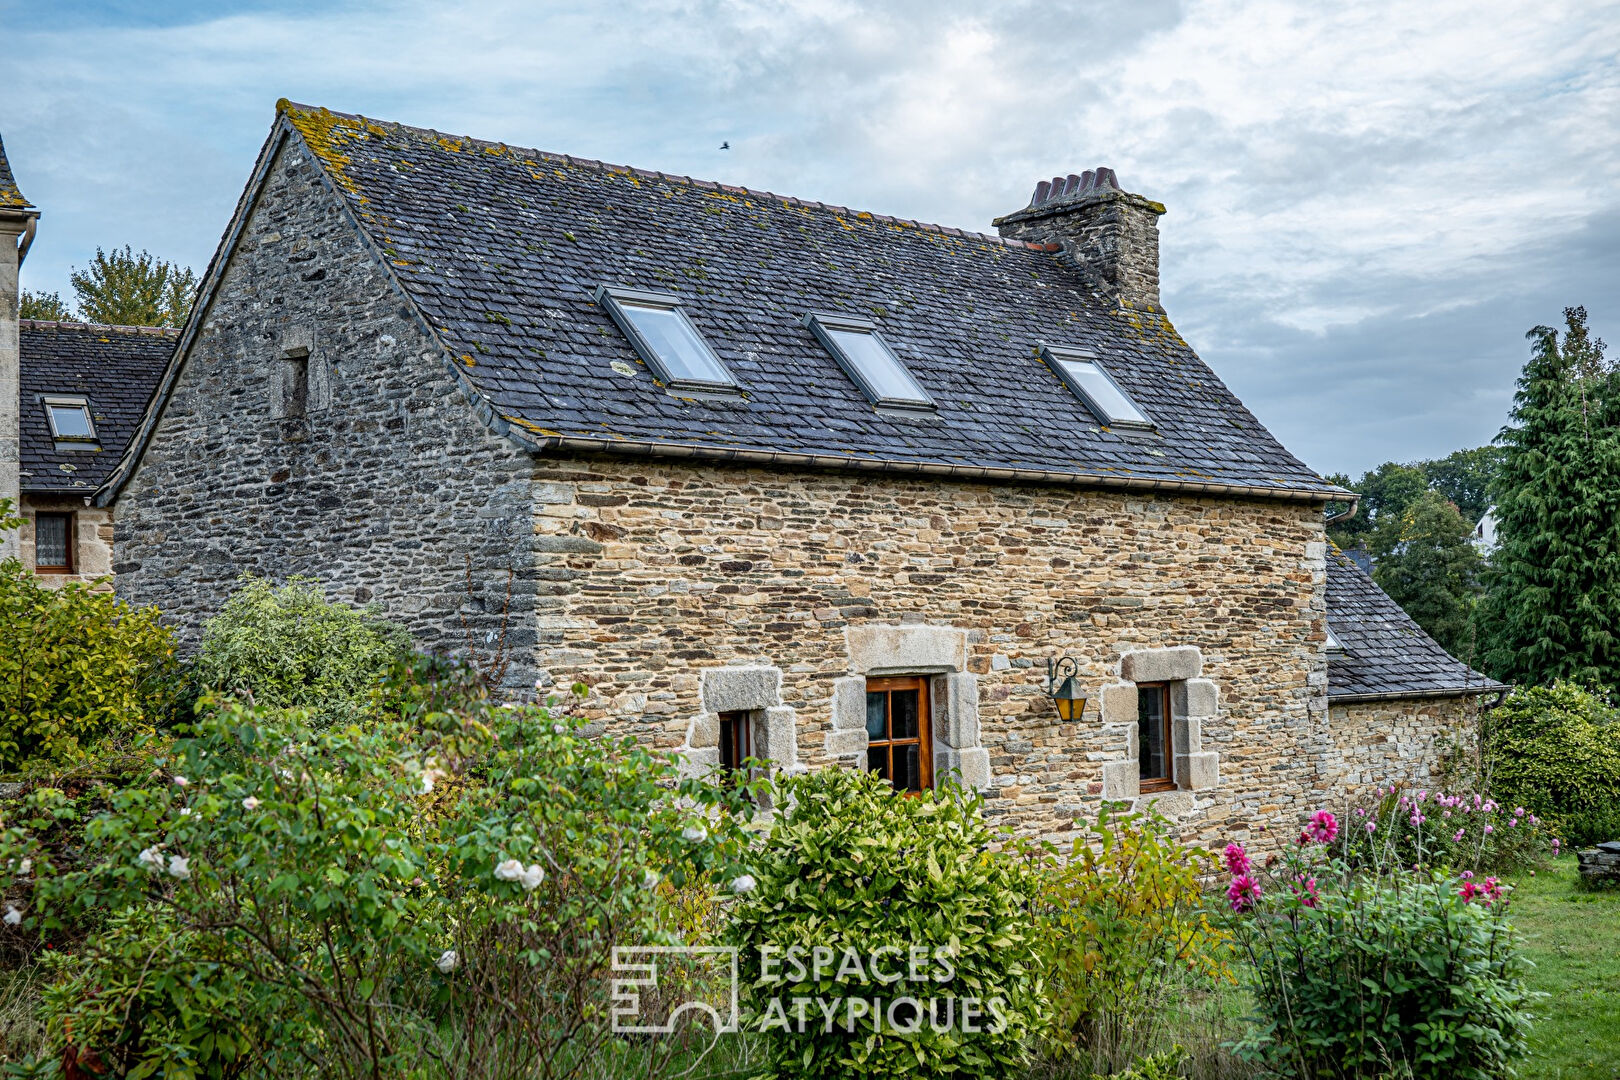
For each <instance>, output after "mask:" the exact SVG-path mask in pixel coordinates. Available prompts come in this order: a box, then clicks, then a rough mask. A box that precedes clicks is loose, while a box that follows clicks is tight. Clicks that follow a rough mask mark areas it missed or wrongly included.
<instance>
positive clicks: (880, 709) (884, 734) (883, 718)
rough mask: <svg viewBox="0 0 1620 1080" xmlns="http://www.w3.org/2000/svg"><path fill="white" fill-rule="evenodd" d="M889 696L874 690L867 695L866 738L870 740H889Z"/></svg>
mask: <svg viewBox="0 0 1620 1080" xmlns="http://www.w3.org/2000/svg"><path fill="white" fill-rule="evenodd" d="M888 706H889V695H888V694H886V693H884V692H883V691H882V690H873V691H871V692H869V693H868V694H867V695H866V737H867V738H869V739H887V738H888V737H889V727H888Z"/></svg>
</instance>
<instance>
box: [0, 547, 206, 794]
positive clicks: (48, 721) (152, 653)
mask: <svg viewBox="0 0 1620 1080" xmlns="http://www.w3.org/2000/svg"><path fill="white" fill-rule="evenodd" d="M177 670H178V669H177V666H176V662H175V648H174V640H173V638H172V636H171V635H170V633H169V631H168V629H167V628H165V627H164V626H163V625H162V624H161V623H159V622H158V613H157V609H156V608H140V609H135V608H131V607H129V606H128V605H127V604H122V603H119V602H118V600H117V599H116V598H115V597H114V596H113V595H112V594H111V593H107V592H95V591H92V590H91V589H90V588H89V587H88V586H85V585H83V584H80V583H78V582H70V583H68V584H65V585H61V586H57V587H50V586H46V585H44V584H42V583H41V582H40V579H39V578H38V577H36V576H35V575H34V574H33V572H32V571H29V570H26V569H24V568H23V566H22V564H21V563H19V562H18V561H17V560H15V559H7V560H5V561H4V562H0V770H13V769H16V768H18V767H20V766H23V765H26V764H30V763H40V764H47V765H62V764H67V763H71V762H74V761H77V760H79V759H81V758H82V757H83V756H84V754H85V753H86V752H88V751H90V750H92V749H93V748H94V747H95V746H96V745H97V744H98V743H100V742H101V741H102V740H104V739H106V738H107V737H109V736H115V735H134V734H138V733H140V732H142V731H145V730H150V729H151V728H152V727H153V726H155V725H157V724H159V723H162V722H165V721H166V720H167V719H168V718H169V714H170V710H171V708H172V707H173V704H174V702H175V700H176V690H177V688H178V685H177Z"/></svg>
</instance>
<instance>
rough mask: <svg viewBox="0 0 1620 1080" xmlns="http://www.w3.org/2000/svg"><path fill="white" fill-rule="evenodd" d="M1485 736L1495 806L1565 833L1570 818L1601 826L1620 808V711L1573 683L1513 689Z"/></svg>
mask: <svg viewBox="0 0 1620 1080" xmlns="http://www.w3.org/2000/svg"><path fill="white" fill-rule="evenodd" d="M1485 733H1486V751H1485V753H1486V769H1487V771H1488V774H1489V776H1490V785H1491V790H1492V792H1493V793H1494V794H1495V796H1496V798H1497V799H1498V801H1500V802H1503V803H1506V804H1509V805H1515V806H1519V805H1522V806H1525V807H1528V808H1529V809H1531V810H1533V811H1535V813H1537V814H1538V815H1540V816H1542V817H1544V818H1546V819H1547V820H1548V821H1549V822H1550V823H1551V825H1552V826H1553V828H1554V829H1555V830H1556V831H1560V832H1561V831H1563V830H1564V829H1565V827H1566V825H1565V823H1566V821H1568V820H1569V819H1570V818H1571V817H1572V816H1573V815H1583V817H1582V818H1581V819H1580V820H1582V821H1587V822H1593V823H1596V822H1597V821H1598V820H1600V819H1601V818H1602V817H1603V816H1605V815H1608V814H1611V813H1614V812H1615V811H1616V809H1617V808H1620V711H1617V710H1616V709H1614V708H1613V707H1612V706H1610V705H1609V704H1608V703H1606V702H1605V701H1604V700H1603V699H1601V698H1599V697H1598V696H1597V695H1595V694H1592V693H1589V692H1588V691H1586V690H1583V689H1581V688H1580V687H1578V686H1575V685H1573V684H1570V683H1558V684H1557V685H1555V686H1550V687H1541V686H1538V687H1531V688H1529V689H1519V690H1515V691H1514V692H1513V693H1512V694H1510V695H1509V696H1508V698H1507V700H1506V701H1504V702H1503V703H1502V704H1501V705H1499V706H1497V707H1496V708H1495V709H1492V710H1491V711H1490V713H1489V714H1488V715H1487V726H1486V732H1485ZM1592 815H1597V817H1595V818H1594V817H1593V816H1592ZM1565 839H1566V840H1570V839H1572V838H1569V837H1566V838H1565ZM1604 839H1615V837H1605V838H1604Z"/></svg>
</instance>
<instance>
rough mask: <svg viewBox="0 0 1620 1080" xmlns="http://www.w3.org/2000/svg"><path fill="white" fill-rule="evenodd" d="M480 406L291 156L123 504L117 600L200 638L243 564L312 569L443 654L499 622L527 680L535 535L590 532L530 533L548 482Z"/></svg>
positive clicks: (341, 214)
mask: <svg viewBox="0 0 1620 1080" xmlns="http://www.w3.org/2000/svg"><path fill="white" fill-rule="evenodd" d="M298 360H301V361H302V363H303V364H304V365H306V370H305V372H304V376H305V378H306V379H307V382H306V384H305V390H306V394H305V396H304V400H303V402H302V408H301V409H295V410H291V412H301V415H290V414H289V408H288V401H289V396H290V395H289V388H288V386H287V373H288V369H289V368H290V367H291V366H292V364H293V361H298ZM480 404H481V402H479V401H476V400H474V399H473V398H471V397H470V396H469V394H468V393H467V391H466V390H465V388H464V386H463V384H462V382H461V381H460V380H459V379H458V378H457V376H456V374H455V372H454V371H453V370H452V369H451V367H450V365H449V363H448V362H447V361H446V360H445V359H444V358H443V352H442V350H441V349H440V348H439V347H438V345H437V343H435V342H434V341H433V340H432V339H431V338H430V337H429V335H428V333H427V331H426V329H425V328H424V327H423V326H422V325H421V324H420V323H419V322H418V321H417V320H416V318H415V317H414V316H413V314H412V312H411V309H410V308H409V307H408V305H407V302H406V301H405V299H404V298H403V297H402V296H400V295H399V294H398V293H397V292H395V291H394V286H393V285H392V284H391V282H390V281H389V280H388V279H387V277H386V275H385V274H384V273H383V272H382V269H381V266H380V264H379V263H378V261H377V259H376V257H375V256H374V255H373V254H372V252H371V251H370V250H369V249H367V248H366V247H365V245H364V244H363V243H362V241H361V239H360V237H359V234H358V233H357V232H356V230H355V228H354V226H353V225H352V224H351V223H350V221H349V220H347V219H346V217H345V211H344V210H343V209H342V207H341V206H340V205H339V203H338V202H337V200H336V199H334V198H332V197H330V196H329V194H328V193H327V191H326V189H325V188H324V187H322V186H321V181H320V179H319V177H318V175H317V171H316V169H315V167H314V166H313V164H312V163H311V162H309V161H308V160H307V158H306V157H305V156H304V155H303V154H302V153H301V152H299V151H296V150H293V151H288V152H285V153H283V154H282V155H281V156H279V157H278V158H277V159H276V160H275V161H274V162H273V163H272V165H271V173H270V176H269V179H268V181H267V184H266V187H265V190H264V192H263V194H262V195H261V197H260V199H259V201H258V204H257V206H256V208H255V209H254V211H253V212H252V214H251V216H250V217H249V218H248V220H247V222H246V224H245V227H244V230H243V234H242V238H241V241H240V243H239V245H238V247H237V249H236V253H235V256H234V258H233V259H232V260H231V263H230V265H229V266H228V267H227V268H226V270H225V272H224V277H223V280H222V282H221V286H220V288H219V290H218V292H217V295H216V296H215V298H214V301H213V305H212V307H211V308H210V309H209V313H208V318H207V321H206V322H205V323H204V325H203V326H202V327H201V330H200V334H199V336H198V338H197V340H196V342H195V343H194V345H193V346H192V349H191V353H190V356H189V359H188V360H187V363H186V368H185V370H184V372H183V373H182V374H181V376H180V378H179V381H178V383H177V386H176V391H175V393H174V395H173V397H172V398H171V400H170V401H169V403H168V406H167V408H166V409H165V410H164V412H163V414H162V417H161V419H160V420H159V422H158V424H157V427H156V429H155V431H154V434H153V437H152V439H151V442H150V444H149V446H148V448H147V450H146V453H145V455H144V457H143V458H142V460H141V463H140V465H139V467H138V468H137V469H136V470H135V471H134V474H133V476H132V477H131V478H130V481H129V483H128V485H127V487H126V488H125V489H124V491H123V492H122V494H121V495H120V497H119V499H118V501H117V503H116V508H117V524H116V526H115V528H114V535H115V545H116V558H115V570H116V572H117V584H118V591H119V593H120V594H121V595H122V596H124V597H126V598H127V599H128V600H130V601H131V602H133V603H137V604H147V603H155V604H158V605H160V606H161V607H162V609H163V610H164V611H165V612H166V613H167V614H168V615H169V616H170V618H171V619H172V620H174V622H175V623H176V624H177V625H178V626H179V627H180V629H181V630H182V633H183V636H184V637H185V638H186V639H188V640H195V637H196V634H197V631H198V629H199V626H200V624H201V622H202V620H203V619H205V618H206V617H207V616H208V615H210V614H211V613H213V612H214V611H217V610H218V608H219V606H220V604H221V602H222V601H223V599H224V598H225V596H226V595H227V594H228V593H229V591H230V590H231V588H232V584H233V582H234V581H235V580H236V578H237V577H238V576H239V575H240V574H242V573H244V572H251V573H254V574H259V575H263V576H267V577H274V578H277V579H281V578H286V577H288V576H291V575H294V574H308V575H312V576H315V577H319V578H320V579H321V580H322V581H324V582H326V583H328V585H329V586H330V587H331V588H330V590H329V591H330V592H331V593H333V594H334V595H336V596H337V597H338V598H339V599H342V600H344V601H346V602H353V603H369V602H375V603H377V604H380V605H381V606H382V608H383V609H384V610H385V611H386V613H387V614H388V615H389V616H390V617H392V618H394V619H397V620H399V621H400V622H402V623H404V624H405V625H406V626H407V627H408V628H409V629H410V630H411V632H412V634H413V635H414V636H415V637H416V640H417V641H418V642H419V643H420V644H421V645H422V646H423V647H426V648H429V649H436V650H443V651H448V650H464V649H466V648H467V647H468V645H469V643H470V645H471V647H472V650H473V651H474V653H476V654H478V655H480V656H481V657H483V658H484V659H485V660H486V661H488V660H489V659H491V658H492V657H493V655H494V654H495V652H496V651H497V650H498V649H499V647H500V645H501V642H502V632H501V631H502V626H503V624H504V625H505V627H506V632H505V635H504V641H505V643H506V645H507V647H508V648H509V649H511V650H513V656H514V663H513V665H512V667H511V669H510V671H509V673H508V679H509V681H511V682H513V683H517V684H526V683H528V682H530V681H532V679H533V674H532V671H531V670H530V668H529V664H528V660H529V653H530V650H531V649H532V646H533V641H534V638H533V619H532V598H533V592H534V589H535V586H536V581H535V576H534V559H533V554H532V551H531V548H532V547H533V546H534V545H535V544H537V543H539V544H542V545H545V544H549V545H551V547H550V548H548V550H549V551H551V552H552V553H553V554H555V553H557V552H559V551H561V552H567V551H573V550H578V549H579V547H580V545H584V544H588V543H589V541H587V540H585V539H584V538H575V537H561V538H558V537H545V538H539V539H537V538H536V537H535V536H534V535H533V529H532V527H531V525H530V517H531V515H530V510H529V508H530V507H531V506H532V505H533V504H534V501H535V500H536V499H541V500H543V499H544V498H545V491H546V489H547V484H548V483H549V482H547V483H540V484H536V483H534V482H533V481H532V479H531V478H532V473H533V466H532V462H531V459H530V458H529V456H528V455H527V454H525V453H523V452H522V451H520V450H519V449H518V448H517V447H516V446H514V445H513V444H512V443H510V442H508V441H507V440H505V439H503V438H501V437H499V436H497V435H494V434H492V433H491V431H490V428H489V426H488V425H487V424H486V423H485V422H484V420H482V419H480V416H479V411H478V410H479V405H480ZM508 575H510V581H511V601H510V605H509V606H508V604H507V601H506V595H507V588H508V580H509V577H508ZM469 578H470V580H471V584H470V586H469ZM503 611H504V612H505V615H504V616H503Z"/></svg>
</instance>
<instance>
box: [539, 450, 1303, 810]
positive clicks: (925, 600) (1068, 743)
mask: <svg viewBox="0 0 1620 1080" xmlns="http://www.w3.org/2000/svg"><path fill="white" fill-rule="evenodd" d="M535 475H536V481H537V482H536V486H535V492H536V496H537V500H538V502H539V505H538V507H537V512H536V519H535V524H536V529H537V532H538V535H539V536H540V537H541V539H542V540H543V541H544V547H545V552H544V553H543V554H541V555H540V556H539V564H538V569H537V577H538V579H539V581H538V596H537V597H536V601H535V602H536V611H537V619H536V625H537V631H538V635H539V645H538V648H537V657H538V664H539V666H540V668H541V669H542V672H543V677H549V678H550V679H553V680H555V681H556V682H557V683H558V684H567V683H568V682H570V681H572V680H574V679H583V680H584V681H585V682H587V683H588V684H590V685H591V687H592V697H591V699H590V702H589V705H590V708H591V709H592V710H593V711H594V713H595V715H596V716H597V717H598V718H600V719H601V720H603V721H605V722H606V723H607V724H608V725H609V726H610V727H612V728H613V729H615V730H619V731H625V732H632V733H635V734H637V735H638V736H640V737H641V738H643V739H645V740H646V741H648V742H650V743H654V744H656V745H658V746H661V747H665V748H669V749H674V748H677V747H680V746H683V745H685V740H686V739H687V738H688V736H689V733H690V732H691V731H692V724H693V717H694V716H701V715H702V714H701V707H700V703H699V692H700V681H701V678H702V672H703V671H705V670H706V669H712V668H714V667H715V666H718V665H728V664H737V665H753V666H767V667H775V668H779V669H780V671H781V673H782V674H781V686H780V690H779V691H776V690H775V689H774V687H773V702H775V701H776V700H777V699H776V697H775V696H774V695H776V694H778V693H779V700H780V706H781V707H784V708H791V709H792V710H793V711H794V713H793V714H794V715H795V716H796V717H797V754H798V759H799V762H800V764H801V765H804V766H809V767H817V766H822V765H827V764H831V763H833V762H834V761H836V760H838V759H839V757H840V755H839V753H838V751H839V750H840V749H841V747H842V742H841V733H840V732H835V730H834V726H833V720H834V702H833V699H834V696H835V691H836V689H837V685H836V684H838V683H840V682H847V681H848V678H849V676H851V674H852V673H853V671H854V670H855V669H858V668H866V669H868V670H871V669H873V668H875V667H876V666H878V665H877V664H876V663H875V662H872V661H861V660H856V659H853V658H852V655H851V653H852V649H859V650H862V651H864V650H866V649H867V648H868V646H867V645H866V644H863V643H864V642H865V641H866V640H867V638H866V636H863V637H862V638H861V642H862V643H857V642H856V641H855V639H854V638H852V637H851V636H850V633H851V631H852V629H853V628H861V627H870V626H876V625H879V624H893V625H898V626H901V627H902V628H903V627H904V626H906V625H917V624H932V625H935V626H941V627H954V628H958V629H959V630H961V631H964V632H965V635H966V654H965V662H964V666H965V669H966V671H967V672H969V673H971V674H972V675H973V676H974V677H975V678H976V682H977V688H978V699H979V700H978V709H977V728H978V732H977V734H978V737H979V738H980V740H982V745H983V746H984V747H985V748H986V749H987V750H988V754H989V766H990V773H991V776H990V784H989V796H990V801H989V804H988V805H989V809H990V812H991V813H993V814H998V815H1007V816H1008V821H1009V824H1012V825H1015V826H1016V827H1017V828H1018V829H1020V830H1022V831H1026V832H1039V833H1046V834H1053V835H1061V834H1062V833H1063V832H1064V831H1066V830H1067V829H1068V827H1069V822H1071V821H1072V820H1073V818H1074V817H1075V816H1076V815H1077V814H1080V813H1082V812H1088V811H1092V810H1094V809H1095V804H1096V803H1097V802H1098V800H1099V799H1100V797H1101V794H1102V775H1101V770H1102V764H1103V762H1104V761H1105V760H1107V759H1110V758H1116V759H1117V758H1118V757H1119V756H1120V755H1121V754H1122V753H1123V752H1124V751H1125V746H1124V737H1123V736H1122V735H1121V734H1120V733H1119V732H1118V730H1117V729H1113V730H1110V729H1105V727H1104V725H1103V724H1102V722H1101V721H1100V719H1099V717H1098V711H1097V707H1096V705H1095V703H1094V704H1093V706H1092V708H1091V709H1090V710H1089V711H1088V712H1087V714H1086V717H1085V719H1084V721H1083V722H1082V723H1080V724H1079V725H1063V726H1060V725H1059V724H1058V723H1057V722H1056V720H1055V717H1054V714H1053V711H1052V706H1051V703H1050V701H1049V700H1048V699H1047V698H1046V697H1045V694H1044V685H1043V684H1044V679H1045V663H1046V660H1047V658H1048V657H1050V656H1054V655H1061V654H1069V655H1072V656H1074V657H1075V658H1076V659H1077V660H1079V662H1080V665H1081V669H1082V671H1083V673H1084V677H1083V679H1082V683H1083V688H1084V689H1086V690H1089V691H1091V692H1092V693H1093V694H1096V693H1097V692H1098V691H1099V690H1100V688H1101V687H1102V686H1104V685H1105V684H1109V683H1114V682H1116V681H1117V680H1118V679H1119V676H1120V669H1121V657H1122V655H1123V654H1124V653H1125V652H1127V651H1131V650H1136V649H1144V648H1160V647H1170V646H1189V645H1190V646H1197V647H1198V648H1199V649H1201V650H1202V656H1203V661H1202V662H1203V676H1204V677H1205V678H1207V679H1209V680H1212V681H1213V682H1214V683H1215V684H1216V687H1217V688H1218V692H1219V695H1220V701H1219V707H1218V716H1217V717H1216V718H1215V719H1213V720H1210V719H1206V720H1204V721H1203V724H1202V733H1201V734H1202V742H1203V749H1204V750H1205V751H1215V752H1218V754H1219V758H1220V780H1219V784H1218V786H1216V787H1214V788H1212V789H1210V790H1207V791H1183V792H1174V793H1171V795H1170V796H1167V797H1166V801H1167V803H1175V804H1176V806H1175V809H1176V811H1177V812H1179V813H1182V814H1188V815H1190V817H1189V824H1192V823H1193V822H1196V825H1195V826H1194V829H1195V831H1197V832H1199V833H1202V834H1204V835H1207V836H1210V837H1214V836H1217V835H1219V836H1237V837H1240V838H1241V837H1246V836H1247V835H1248V830H1249V829H1250V828H1251V827H1252V826H1253V825H1254V824H1257V823H1259V822H1261V821H1270V820H1273V819H1282V818H1286V819H1288V820H1289V821H1290V823H1292V822H1293V821H1294V820H1295V819H1296V818H1297V816H1298V815H1300V814H1303V813H1307V812H1309V811H1310V810H1311V809H1314V808H1315V807H1316V805H1318V803H1319V801H1320V795H1321V794H1322V790H1323V785H1324V780H1323V778H1322V777H1321V776H1320V775H1318V772H1317V763H1318V762H1319V761H1320V760H1322V758H1323V756H1324V754H1326V753H1327V751H1328V750H1329V748H1330V746H1331V740H1330V739H1329V737H1328V733H1327V731H1326V724H1325V721H1326V700H1325V697H1324V696H1323V695H1324V693H1325V684H1326V671H1325V661H1324V660H1323V658H1322V654H1321V651H1320V650H1321V645H1322V642H1323V640H1324V636H1323V612H1324V593H1323V581H1324V568H1323V555H1324V545H1323V532H1322V524H1321V514H1320V511H1319V510H1317V509H1314V508H1312V507H1310V506H1306V505H1298V504H1282V503H1261V502H1239V501H1232V500H1219V499H1190V498H1166V497H1153V496H1150V495H1130V494H1112V493H1099V492H1084V491H1074V490H1068V489H1062V488H1054V487H1015V486H990V485H979V484H967V483H945V482H939V481H922V480H916V481H912V480H905V479H897V478H892V477H882V478H872V477H853V476H849V475H840V474H830V473H809V472H805V473H789V472H775V471H763V470H757V469H746V468H741V467H728V466H714V467H701V466H692V465H687V464H671V463H659V462H652V461H648V462H627V461H622V460H617V461H616V460H609V459H593V460H587V459H573V460H567V461H563V460H554V461H545V460H542V461H540V462H539V463H538V464H537V470H536V474H535ZM935 654H937V655H935ZM919 655H920V654H919ZM938 655H947V653H941V652H940V651H939V650H937V649H936V650H934V653H933V654H931V655H929V656H928V657H925V661H926V663H925V666H924V669H923V670H924V671H930V672H932V671H939V670H948V668H942V667H941V666H940V665H939V664H936V663H934V662H933V661H934V660H935V659H937V658H938ZM895 666H901V667H903V666H904V663H903V661H896V664H895ZM772 677H773V678H774V676H772ZM943 689H947V690H948V689H949V687H943ZM1212 707H1213V706H1212ZM830 735H831V736H834V737H832V738H829V736H830ZM692 745H697V744H696V743H693V744H692ZM953 745H954V744H953Z"/></svg>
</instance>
